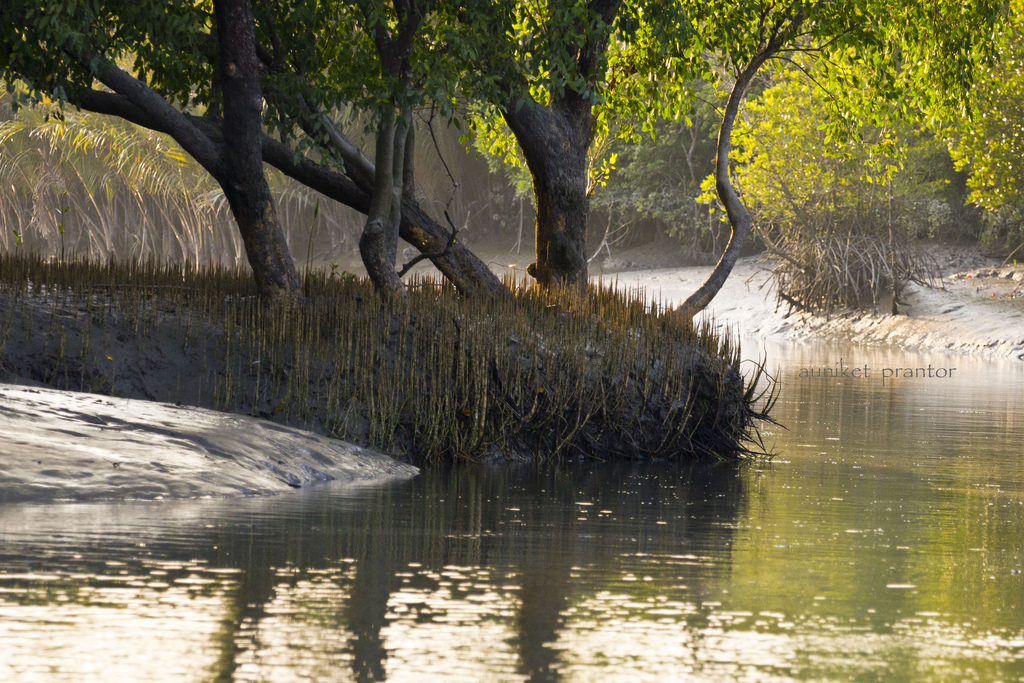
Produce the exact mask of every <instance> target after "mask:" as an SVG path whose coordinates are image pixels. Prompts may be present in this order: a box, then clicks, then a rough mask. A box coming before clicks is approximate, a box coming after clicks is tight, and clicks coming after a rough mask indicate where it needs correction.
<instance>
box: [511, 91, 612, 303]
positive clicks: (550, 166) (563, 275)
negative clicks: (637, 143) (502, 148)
mask: <svg viewBox="0 0 1024 683" xmlns="http://www.w3.org/2000/svg"><path fill="white" fill-rule="evenodd" d="M505 120H506V121H507V122H508V125H509V127H510V128H511V129H512V132H513V133H514V134H515V136H516V140H517V141H518V142H519V146H520V147H521V148H522V150H523V154H524V156H525V157H526V163H527V165H528V166H529V168H530V174H531V175H532V176H533V191H534V195H535V197H536V201H537V260H536V261H535V262H534V263H531V264H530V267H529V268H528V269H527V272H528V273H529V274H530V275H531V276H532V277H534V278H535V279H536V280H537V282H538V284H540V286H541V287H544V288H546V289H552V288H559V287H566V288H569V289H572V290H575V291H577V292H578V293H580V294H585V292H586V286H587V256H586V246H587V214H588V212H589V210H590V199H589V198H588V196H587V185H588V180H589V175H588V168H587V151H588V149H589V148H590V143H591V142H592V141H593V138H594V134H593V132H592V131H593V116H592V115H591V113H590V105H589V103H588V102H585V101H579V100H577V99H575V98H567V100H565V101H561V102H558V103H555V104H554V105H552V106H550V107H542V106H540V105H537V104H532V103H531V104H527V105H524V106H523V107H522V108H521V109H519V110H518V111H515V110H512V109H509V110H507V111H506V113H505Z"/></svg>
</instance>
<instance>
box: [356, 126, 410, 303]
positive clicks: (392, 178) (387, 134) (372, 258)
mask: <svg viewBox="0 0 1024 683" xmlns="http://www.w3.org/2000/svg"><path fill="white" fill-rule="evenodd" d="M410 123H411V112H410V110H409V109H408V107H407V108H405V110H404V111H403V112H402V114H401V116H400V117H396V116H395V114H394V112H385V113H384V114H383V115H382V117H381V121H380V124H379V125H378V127H377V158H376V160H375V163H376V170H375V177H374V188H373V198H372V199H371V201H370V209H369V211H368V212H367V214H366V226H365V227H364V228H363V234H362V235H361V236H360V237H359V254H360V255H361V256H362V257H363V265H364V266H366V272H367V274H368V275H369V277H370V281H371V282H372V283H373V286H374V288H375V289H376V290H377V291H378V292H379V293H380V294H381V295H382V296H385V297H390V296H395V295H397V296H405V294H406V289H405V284H404V283H403V282H402V280H401V279H400V278H399V277H398V273H397V272H396V271H395V260H396V258H397V256H398V230H399V224H400V223H401V220H402V194H403V188H404V187H405V185H406V181H407V178H406V177H405V171H406V167H405V152H406V139H407V137H408V134H409V124H410Z"/></svg>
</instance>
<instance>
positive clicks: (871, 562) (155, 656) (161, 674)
mask: <svg viewBox="0 0 1024 683" xmlns="http://www.w3.org/2000/svg"><path fill="white" fill-rule="evenodd" d="M748 346H749V347H750V348H749V349H748V352H749V353H751V354H752V355H754V356H757V355H760V354H766V355H767V357H768V358H769V362H770V366H771V368H773V369H774V370H775V371H776V372H777V374H778V376H779V378H780V380H781V381H782V388H781V397H780V400H779V403H778V405H777V408H776V411H775V417H776V418H777V419H778V420H779V421H780V422H781V423H782V424H783V425H785V427H786V429H783V428H782V427H770V428H767V429H765V430H764V438H765V440H766V443H767V444H768V445H770V446H771V447H772V448H773V449H774V451H775V452H776V454H777V455H776V458H775V459H774V461H773V462H772V463H770V464H766V463H762V464H758V465H745V466H741V467H738V468H737V467H733V466H727V465H718V466H682V467H680V466H666V465H664V464H657V465H647V466H636V465H622V464H618V465H601V464H593V465H588V466H584V467H580V468H575V469H573V470H571V471H566V472H551V471H536V470H534V469H532V468H524V469H511V470H510V469H507V468H506V469H494V468H490V467H479V468H464V469H460V470H454V471H427V472H425V473H424V474H422V475H421V476H420V477H418V478H416V479H415V480H413V481H410V482H405V483H401V484H397V485H388V486H385V487H380V488H345V487H333V488H332V487H330V486H327V487H325V488H322V489H318V490H307V491H299V492H295V493H294V494H283V495H279V496H274V497H270V498H260V499H257V498H251V499H242V500H238V499H234V500H214V499H209V500H198V501H187V502H176V503H175V502H152V503H132V504H66V505H48V506H44V505H30V504H18V505H13V504H12V505H6V506H2V507H0V680H3V681H35V680H39V681H75V682H80V681H202V680H237V681H293V680H295V681H298V680H309V681H335V680H337V681H344V680H385V679H386V680H391V681H444V682H445V683H453V682H456V681H520V680H536V681H556V680H565V681H604V680H608V681H630V682H634V681H674V680H682V681H686V680H694V681H700V680H708V681H722V680H752V681H770V680H793V679H798V680H858V681H872V680H885V681H899V680H949V681H961V680H979V681H996V680H1001V681H1015V680H1024V573H1022V572H1024V466H1022V465H1024V448H1022V447H1021V445H1022V444H1024V363H1021V362H1019V361H1004V362H999V361H985V360H980V359H971V358H965V357H960V356H945V355H937V354H914V353H904V352H900V351H890V350H879V349H868V348H853V347H844V346H841V345H824V344H809V345H804V346H792V345H790V346H777V345H769V346H767V347H764V346H762V347H761V348H757V343H756V342H755V343H752V344H751V343H748ZM864 366H867V367H868V371H867V377H864V376H863V375H864V374H865V372H864V371H863V370H861V372H859V373H857V375H858V376H856V377H855V376H852V375H851V371H850V370H849V368H853V367H858V368H863V367H864ZM929 366H931V369H930V371H929ZM823 368H829V370H832V371H835V370H840V368H841V369H842V370H840V372H838V373H837V374H839V375H840V376H824V377H822V376H820V375H823V374H829V375H831V374H833V373H823V372H820V371H821V370H822V369H823ZM908 368H909V369H910V373H909V374H910V375H911V376H910V377H909V378H907V377H906V376H905V375H906V374H907V372H906V370H907V369H908ZM919 368H920V372H918V369H919ZM940 368H941V369H944V370H946V372H945V373H943V376H940V373H939V372H938V370H939V369H940ZM951 368H956V370H955V371H954V372H950V369H951ZM887 369H888V370H890V371H891V372H890V373H887V374H888V376H887V377H884V378H883V374H885V373H883V371H884V370H887ZM896 369H899V370H900V371H901V372H900V376H899V377H898V378H897V377H896V376H895V372H893V371H895V370H896ZM843 371H845V374H846V375H847V376H846V377H843V376H842V374H844V373H843ZM929 374H930V375H931V376H930V377H929V376H928V375H929ZM801 375H804V376H803V377H801ZM812 375H813V376H812ZM883 379H884V380H885V385H884V386H883V385H882V382H883Z"/></svg>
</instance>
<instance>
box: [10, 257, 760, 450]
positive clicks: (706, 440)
mask: <svg viewBox="0 0 1024 683" xmlns="http://www.w3.org/2000/svg"><path fill="white" fill-rule="evenodd" d="M412 284H413V286H412V287H411V290H412V294H411V296H410V297H409V299H408V301H407V302H404V303H403V302H394V303H388V302H385V301H382V300H381V299H380V298H379V297H378V296H377V295H376V294H374V293H373V291H372V288H371V287H370V286H369V285H368V284H367V283H366V282H364V281H360V280H357V279H354V278H351V277H346V278H338V277H330V276H328V275H327V274H325V273H322V272H321V273H313V274H311V275H310V276H308V277H307V279H306V282H305V288H306V294H307V297H306V300H305V303H304V305H300V306H294V305H293V306H268V305H265V304H262V303H261V302H260V301H259V300H258V299H257V298H256V296H255V291H254V288H253V285H252V281H251V276H250V275H248V274H247V273H244V272H241V271H237V270H230V269H224V268H216V267H214V268H204V269H202V270H196V269H195V268H188V267H184V268H183V267H180V266H164V265H158V264H155V263H148V264H142V265H138V264H125V263H113V262H111V263H105V264H101V263H95V262H88V261H73V262H67V263H58V262H52V261H49V262H48V261H44V260H43V259H40V258H36V257H32V256H0V378H2V377H3V374H7V375H8V376H11V375H16V376H18V377H19V378H21V379H30V380H36V381H40V382H43V383H46V384H49V385H52V386H57V387H60V388H67V389H72V390H85V391H98V392H100V393H110V394H121V395H136V396H143V397H148V398H157V399H160V400H170V401H180V402H183V403H189V404H197V405H207V406H210V407H214V408H217V409H222V410H231V411H240V412H247V413H251V414H254V415H260V416H264V417H267V418H270V419H276V420H282V421H286V422H289V423H292V424H299V425H303V426H308V427H312V428H314V429H318V430H320V431H324V432H326V433H329V434H331V435H335V436H338V437H340V438H345V439H348V440H352V441H355V442H357V443H361V444H364V445H368V446H370V447H373V448H376V449H378V450H381V451H384V452H387V453H390V454H394V455H397V456H400V457H405V458H407V459H411V460H414V461H418V462H430V461H442V460H460V459H470V460H477V459H482V458H497V459H522V458H538V459H554V460H560V459H566V458H598V459H612V458H627V459H660V458H664V459H686V458H693V457H711V458H724V459H736V458H741V457H743V456H746V455H751V454H753V453H754V452H755V451H752V450H751V449H750V447H751V446H752V444H753V443H754V442H752V441H751V439H752V438H754V437H756V430H755V422H756V420H758V419H765V418H766V417H767V410H768V408H769V407H770V404H771V402H772V398H773V397H772V395H771V394H770V392H769V394H768V395H767V396H765V395H757V396H755V389H754V387H755V386H756V385H757V383H758V379H759V377H760V372H756V373H754V377H751V378H748V379H746V380H745V379H744V378H743V377H742V376H741V375H740V373H739V372H738V371H737V368H738V367H739V361H740V358H739V349H738V346H736V345H735V344H734V343H733V341H732V340H731V339H729V338H728V337H725V338H719V337H717V336H715V334H713V333H712V331H711V330H710V329H708V328H703V327H702V328H697V329H695V328H693V327H692V326H691V325H690V323H689V322H688V321H684V320H682V319H680V318H679V317H677V316H674V315H673V314H671V313H666V312H662V311H658V310H657V309H656V308H652V307H648V305H647V304H645V303H644V301H643V299H642V297H641V295H640V294H641V293H639V292H633V293H630V294H625V295H624V294H617V293H615V292H613V291H612V289H611V288H609V287H596V288H593V289H592V291H591V293H590V296H589V297H588V298H587V299H585V300H579V299H571V298H562V297H557V296H549V295H544V294H542V293H540V292H539V291H538V290H536V289H530V288H527V287H526V286H525V284H524V283H509V284H512V285H514V289H515V292H516V296H515V297H514V298H508V299H498V300H496V299H468V300H467V299H463V298H460V297H458V296H457V295H456V294H455V292H454V291H453V290H452V289H451V288H450V287H448V286H446V285H443V284H440V283H436V282H430V281H426V282H425V281H420V282H414V283H412ZM755 404H759V405H762V406H763V407H762V408H761V409H756V408H755V407H754V406H755Z"/></svg>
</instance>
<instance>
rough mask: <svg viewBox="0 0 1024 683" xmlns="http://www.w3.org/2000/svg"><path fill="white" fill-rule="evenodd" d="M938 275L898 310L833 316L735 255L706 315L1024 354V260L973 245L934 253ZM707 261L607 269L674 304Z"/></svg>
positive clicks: (811, 331)
mask: <svg viewBox="0 0 1024 683" xmlns="http://www.w3.org/2000/svg"><path fill="white" fill-rule="evenodd" d="M935 257H936V260H937V263H938V265H939V267H940V268H941V271H940V272H941V275H942V277H941V278H940V279H936V280H934V281H932V282H930V283H929V285H930V286H925V285H920V284H916V283H911V284H909V285H908V286H907V288H906V289H905V290H904V294H903V300H902V302H901V304H902V305H901V306H900V313H899V315H892V314H891V313H890V312H889V303H890V302H888V301H885V302H879V306H878V309H877V310H874V311H871V310H868V311H864V310H849V311H842V312H839V313H836V314H833V315H830V316H825V315H814V314H809V313H806V312H802V311H791V310H790V308H789V306H788V305H786V304H781V305H779V304H778V303H777V301H776V296H775V292H774V291H773V289H772V281H771V274H770V269H771V267H772V262H771V261H769V260H766V259H765V258H763V257H760V256H752V257H747V258H743V259H740V261H739V262H738V263H737V265H736V268H735V269H734V271H733V273H732V275H731V276H730V277H729V279H728V280H727V281H726V284H725V287H724V288H723V289H722V291H721V292H720V293H719V294H718V296H717V297H716V298H715V299H714V301H712V302H711V305H710V306H709V307H708V309H707V311H706V312H705V313H704V314H703V315H705V316H709V317H711V318H713V319H714V320H715V322H716V323H718V324H721V325H723V326H725V327H727V328H729V329H731V330H733V331H735V332H736V333H738V334H740V335H744V336H747V335H754V336H758V337H762V338H774V339H784V340H787V341H811V340H816V339H817V340H825V341H845V342H851V343H857V344H875V345H892V346H897V347H899V348H903V349H915V350H929V351H948V352H957V353H970V354H974V355H979V356H990V357H1012V358H1018V359H1021V360H1024V264H1020V265H1016V266H1014V265H1001V264H1000V262H998V261H995V260H993V259H986V258H985V257H983V256H981V255H980V254H979V253H978V252H977V248H976V247H962V248H958V249H949V248H946V249H942V250H940V251H938V253H936V254H935ZM710 272H711V267H710V266H700V267H687V268H668V269H658V270H641V271H629V272H624V273H617V274H616V273H604V274H602V275H600V277H603V278H605V279H606V280H607V279H608V278H613V279H615V280H617V282H618V286H619V287H641V288H643V289H645V290H646V292H647V295H648V296H649V297H650V298H651V299H653V300H660V301H661V302H663V303H664V304H665V305H670V306H674V305H678V304H679V303H680V302H682V301H683V300H684V299H685V298H686V297H687V296H689V295H690V294H691V293H692V292H693V291H694V290H695V289H696V288H697V287H699V286H700V284H701V283H702V282H703V281H704V279H705V278H707V276H708V274H709V273H710Z"/></svg>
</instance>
